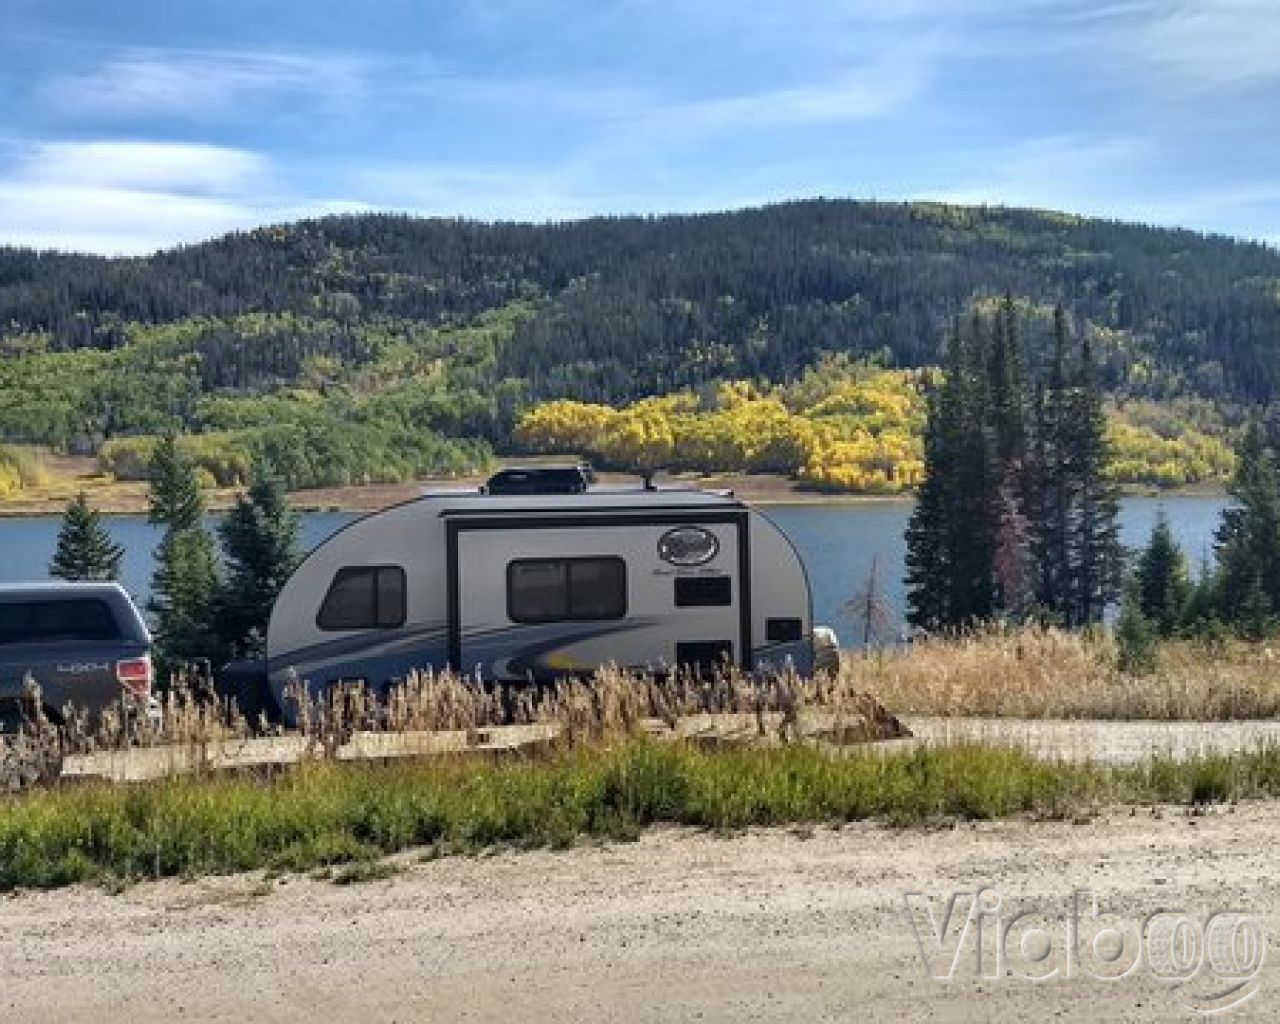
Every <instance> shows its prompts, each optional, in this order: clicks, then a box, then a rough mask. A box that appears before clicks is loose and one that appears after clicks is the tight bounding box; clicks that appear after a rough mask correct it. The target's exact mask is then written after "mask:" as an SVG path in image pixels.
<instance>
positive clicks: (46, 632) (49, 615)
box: [0, 598, 120, 645]
mask: <svg viewBox="0 0 1280 1024" xmlns="http://www.w3.org/2000/svg"><path fill="white" fill-rule="evenodd" d="M119 639H120V626H119V625H118V624H117V622H116V617H115V615H113V614H112V612H111V609H110V608H109V607H108V606H107V603H106V602H105V601H97V600H92V599H86V598H77V599H73V600H67V601H10V602H6V603H3V604H0V644H3V645H8V644H53V643H67V642H72V643H86V642H88V643H107V642H111V641H114V640H119Z"/></svg>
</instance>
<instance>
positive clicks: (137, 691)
mask: <svg viewBox="0 0 1280 1024" xmlns="http://www.w3.org/2000/svg"><path fill="white" fill-rule="evenodd" d="M116 678H117V679H118V680H120V685H121V686H123V687H124V688H125V689H126V690H128V691H129V693H130V694H132V695H133V696H134V697H138V698H142V699H145V698H147V697H150V696H151V658H150V656H149V655H146V654H144V655H143V656H142V657H141V658H125V659H123V660H121V661H117V662H116Z"/></svg>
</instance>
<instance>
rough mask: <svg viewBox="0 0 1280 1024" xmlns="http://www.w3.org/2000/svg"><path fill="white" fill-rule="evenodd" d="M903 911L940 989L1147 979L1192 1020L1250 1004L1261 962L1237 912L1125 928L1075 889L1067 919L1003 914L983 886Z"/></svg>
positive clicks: (1162, 916) (1256, 932)
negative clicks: (1005, 982) (963, 982)
mask: <svg viewBox="0 0 1280 1024" xmlns="http://www.w3.org/2000/svg"><path fill="white" fill-rule="evenodd" d="M904 902H905V905H906V914H907V920H908V923H909V924H910V926H911V929H912V931H913V933H914V936H915V940H916V945H917V947H918V948H919V951H920V959H921V962H922V963H923V964H924V968H925V972H926V973H927V974H928V975H929V977H930V978H932V979H933V980H934V981H938V982H942V983H944V984H945V983H949V982H952V981H955V980H957V979H959V978H961V977H965V976H969V977H975V978H981V979H983V980H987V981H999V980H1001V979H1003V978H1005V977H1010V978H1012V979H1014V980H1015V981H1025V982H1031V983H1046V982H1056V981H1068V980H1070V979H1072V978H1091V979H1093V980H1096V981H1103V982H1115V981H1122V980H1123V979H1125V978H1130V977H1133V976H1134V975H1135V974H1136V973H1138V972H1139V971H1142V970H1145V971H1146V972H1147V974H1148V975H1149V976H1150V977H1152V978H1153V979H1154V980H1155V981H1157V982H1159V983H1160V984H1162V985H1164V986H1167V987H1168V988H1169V989H1170V990H1171V991H1172V992H1173V993H1174V994H1175V995H1176V996H1177V998H1178V999H1179V1000H1180V1001H1181V1002H1182V1003H1183V1005H1184V1006H1186V1007H1187V1008H1188V1009H1189V1010H1191V1011H1192V1012H1194V1013H1199V1014H1206V1015H1207V1014H1217V1013H1223V1012H1225V1011H1228V1010H1231V1009H1234V1008H1236V1007H1238V1006H1240V1005H1241V1004H1243V1003H1245V1002H1246V1001H1247V1000H1249V999H1252V998H1253V996H1254V995H1256V994H1257V992H1258V981H1257V979H1258V976H1259V973H1260V972H1261V970H1262V965H1263V963H1264V961H1265V960H1266V953H1267V938H1266V933H1265V932H1264V931H1263V929H1262V926H1261V925H1260V924H1259V923H1258V921H1257V920H1256V919H1255V918H1253V917H1251V916H1250V915H1248V914H1246V913H1243V912H1241V911H1237V910H1220V911H1215V912H1212V913H1210V914H1208V915H1206V916H1204V917H1203V918H1197V917H1196V916H1195V915H1193V914H1190V913H1187V912H1186V911H1183V910H1160V911H1157V912H1156V913H1153V914H1149V915H1147V916H1146V917H1145V918H1140V919H1131V918H1127V917H1125V916H1124V915H1123V914H1121V913H1119V912H1116V911H1114V910H1104V909H1103V906H1102V901H1101V899H1100V898H1099V896H1098V894H1097V893H1095V892H1092V891H1090V890H1088V889H1077V890H1075V891H1074V892H1073V893H1072V895H1071V900H1070V907H1069V910H1068V912H1067V913H1065V914H1064V913H1061V912H1059V913H1056V914H1055V913H1048V912H1046V911H1044V910H1043V909H1041V908H1038V907H1024V906H1015V905H1012V904H1006V902H1005V900H1004V898H1003V897H1002V896H1001V895H1000V893H999V892H997V891H996V890H995V889H994V888H992V887H989V886H987V887H983V888H979V889H975V890H972V891H960V892H955V893H952V894H950V895H949V896H944V897H942V898H940V899H935V898H933V897H931V896H928V895H926V894H924V893H919V892H911V893H907V894H906V895H905V897H904Z"/></svg>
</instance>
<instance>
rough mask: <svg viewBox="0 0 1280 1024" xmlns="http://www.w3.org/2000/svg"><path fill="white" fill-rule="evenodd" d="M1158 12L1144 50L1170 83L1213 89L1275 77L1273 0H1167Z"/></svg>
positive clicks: (1279, 7)
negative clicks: (1168, 0)
mask: <svg viewBox="0 0 1280 1024" xmlns="http://www.w3.org/2000/svg"><path fill="white" fill-rule="evenodd" d="M1158 11H1159V13H1157V14H1155V15H1154V17H1152V18H1151V20H1150V21H1149V23H1148V28H1147V32H1146V39H1145V40H1144V43H1145V45H1144V51H1145V52H1146V53H1147V54H1148V55H1149V59H1150V60H1151V61H1152V62H1153V63H1154V64H1155V66H1156V67H1157V68H1158V69H1159V70H1161V71H1162V72H1163V73H1164V74H1165V76H1166V77H1167V78H1168V79H1169V80H1171V81H1173V82H1174V83H1175V84H1177V85H1180V86H1182V87H1185V88H1189V89H1216V88H1230V87H1235V86H1242V85H1250V84H1255V83H1258V82H1263V81H1267V80H1271V79H1276V78H1280V3H1277V2H1276V0H1170V2H1169V3H1166V4H1162V5H1161V6H1160V7H1159V8H1158Z"/></svg>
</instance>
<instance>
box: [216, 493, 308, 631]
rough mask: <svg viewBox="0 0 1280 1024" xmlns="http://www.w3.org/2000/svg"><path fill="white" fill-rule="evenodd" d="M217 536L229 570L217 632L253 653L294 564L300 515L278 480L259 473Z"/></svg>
mask: <svg viewBox="0 0 1280 1024" xmlns="http://www.w3.org/2000/svg"><path fill="white" fill-rule="evenodd" d="M218 534H219V537H220V538H221V540H222V550H223V557H224V561H225V563H226V567H227V578H226V582H225V583H224V585H223V587H222V592H221V594H220V597H219V602H218V606H219V607H218V632H219V635H220V636H221V638H222V640H223V642H224V643H225V644H227V645H228V646H229V647H230V648H231V649H232V650H234V651H236V652H237V653H240V654H248V653H252V652H253V651H254V648H255V647H256V646H257V645H258V644H260V643H261V640H262V638H264V637H265V636H266V632H267V620H268V618H269V617H270V615H271V606H272V604H274V602H275V599H276V596H277V595H278V594H279V593H280V588H281V587H283V586H284V584H285V582H286V581H287V580H288V578H289V575H290V573H292V572H293V570H294V568H295V567H296V566H297V564H298V559H299V550H298V516H297V514H296V513H295V512H294V511H293V510H292V509H290V508H289V506H288V504H287V503H286V501H285V496H284V488H283V487H282V486H281V484H280V482H279V481H278V480H277V479H275V478H273V477H271V476H269V475H268V474H267V473H266V472H265V471H263V470H261V469H259V470H257V471H255V475H254V479H253V481H252V482H251V484H250V487H249V492H248V494H247V495H241V496H239V497H238V498H237V499H236V503H235V506H234V507H233V508H232V509H231V511H230V512H229V513H228V514H227V517H226V518H225V519H224V520H223V521H222V523H221V524H220V525H219V527H218Z"/></svg>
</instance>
